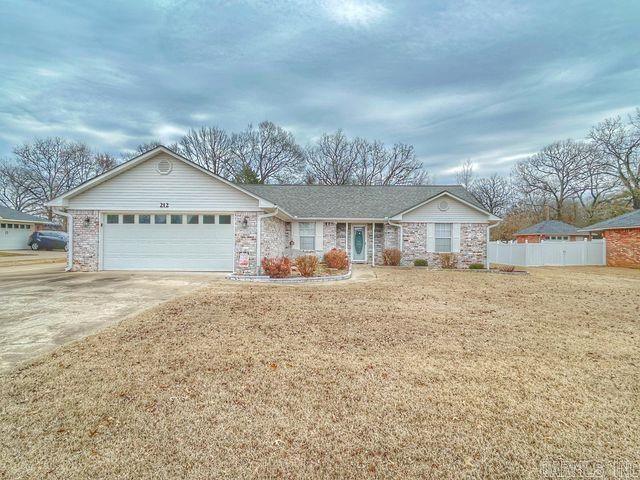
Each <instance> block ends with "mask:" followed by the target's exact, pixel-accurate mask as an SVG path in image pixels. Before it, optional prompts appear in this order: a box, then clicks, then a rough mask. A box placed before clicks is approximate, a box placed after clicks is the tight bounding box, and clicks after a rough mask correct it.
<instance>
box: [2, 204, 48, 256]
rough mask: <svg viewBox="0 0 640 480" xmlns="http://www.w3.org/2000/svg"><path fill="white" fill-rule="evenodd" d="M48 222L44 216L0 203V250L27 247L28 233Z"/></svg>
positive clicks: (39, 228)
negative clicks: (37, 215)
mask: <svg viewBox="0 0 640 480" xmlns="http://www.w3.org/2000/svg"><path fill="white" fill-rule="evenodd" d="M48 223H49V220H47V219H46V218H41V217H36V216H35V215H30V214H28V213H23V212H20V211H18V210H14V209H13V208H9V207H3V206H2V205H0V250H23V249H26V248H29V245H28V244H27V242H28V241H29V235H31V234H32V233H33V232H35V231H38V230H42V228H44V226H45V225H47V224H48Z"/></svg>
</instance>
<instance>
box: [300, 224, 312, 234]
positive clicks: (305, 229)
mask: <svg viewBox="0 0 640 480" xmlns="http://www.w3.org/2000/svg"><path fill="white" fill-rule="evenodd" d="M315 234H316V224H315V222H300V235H301V236H302V235H307V236H313V235H315Z"/></svg>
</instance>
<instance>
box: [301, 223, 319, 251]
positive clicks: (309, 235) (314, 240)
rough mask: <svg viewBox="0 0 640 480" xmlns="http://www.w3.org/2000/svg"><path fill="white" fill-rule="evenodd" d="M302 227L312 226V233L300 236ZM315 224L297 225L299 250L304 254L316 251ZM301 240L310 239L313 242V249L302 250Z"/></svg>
mask: <svg viewBox="0 0 640 480" xmlns="http://www.w3.org/2000/svg"><path fill="white" fill-rule="evenodd" d="M303 225H313V233H307V234H306V235H303V234H302V226H303ZM316 228H317V225H316V222H299V223H298V236H299V241H300V245H299V247H300V250H302V251H304V252H311V251H314V252H315V250H316ZM303 238H311V239H312V241H313V248H302V239H303Z"/></svg>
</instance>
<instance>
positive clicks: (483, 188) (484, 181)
mask: <svg viewBox="0 0 640 480" xmlns="http://www.w3.org/2000/svg"><path fill="white" fill-rule="evenodd" d="M470 191H471V193H472V194H473V196H474V197H476V199H477V200H478V201H479V202H480V204H481V205H482V206H483V207H484V208H486V209H487V210H488V211H490V212H491V213H493V214H494V215H497V216H502V215H504V214H505V213H506V212H507V210H508V209H509V207H510V206H511V205H512V202H513V195H512V188H511V181H510V180H509V179H508V178H506V177H503V176H501V175H498V174H497V173H494V174H493V175H491V176H489V177H485V178H479V179H477V180H475V181H474V182H473V184H472V185H471V190H470Z"/></svg>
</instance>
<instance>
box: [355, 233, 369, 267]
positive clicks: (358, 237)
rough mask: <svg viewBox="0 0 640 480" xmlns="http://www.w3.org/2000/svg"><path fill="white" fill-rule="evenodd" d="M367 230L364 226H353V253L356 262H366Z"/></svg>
mask: <svg viewBox="0 0 640 480" xmlns="http://www.w3.org/2000/svg"><path fill="white" fill-rule="evenodd" d="M365 233H366V230H365V227H364V226H360V227H353V250H352V251H353V254H352V260H353V261H354V262H364V261H365V260H366V252H367V249H366V235H365Z"/></svg>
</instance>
